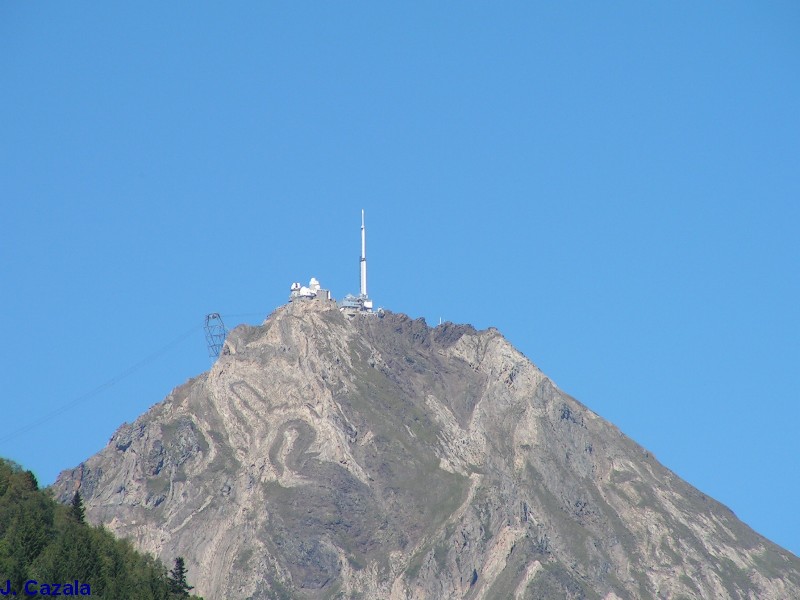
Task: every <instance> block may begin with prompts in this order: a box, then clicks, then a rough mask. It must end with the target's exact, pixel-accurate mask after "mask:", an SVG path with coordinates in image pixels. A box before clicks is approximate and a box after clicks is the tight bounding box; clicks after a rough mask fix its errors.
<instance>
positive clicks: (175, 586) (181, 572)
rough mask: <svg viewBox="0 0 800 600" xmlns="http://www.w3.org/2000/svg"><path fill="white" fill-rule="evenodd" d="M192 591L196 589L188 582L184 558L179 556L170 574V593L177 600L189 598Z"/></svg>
mask: <svg viewBox="0 0 800 600" xmlns="http://www.w3.org/2000/svg"><path fill="white" fill-rule="evenodd" d="M192 589H194V588H193V587H192V586H191V585H189V584H188V583H187V582H186V565H185V564H184V561H183V557H182V556H179V557H178V558H176V559H175V566H174V567H173V569H172V570H171V571H170V572H169V591H170V593H171V594H172V595H173V596H174V597H175V598H188V597H189V591H190V590H192Z"/></svg>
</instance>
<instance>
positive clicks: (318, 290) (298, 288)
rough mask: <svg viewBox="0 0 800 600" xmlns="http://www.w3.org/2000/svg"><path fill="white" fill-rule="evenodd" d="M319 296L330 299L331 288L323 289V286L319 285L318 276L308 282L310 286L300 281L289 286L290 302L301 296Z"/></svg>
mask: <svg viewBox="0 0 800 600" xmlns="http://www.w3.org/2000/svg"><path fill="white" fill-rule="evenodd" d="M318 296H319V297H320V298H322V299H324V300H330V299H331V292H330V290H325V289H322V287H321V286H320V285H319V280H317V278H316V277H312V278H311V281H309V282H308V287H306V286H304V285H300V284H299V283H293V284H292V286H291V287H290V288H289V302H292V301H294V300H297V299H299V298H309V299H310V298H316V297H318Z"/></svg>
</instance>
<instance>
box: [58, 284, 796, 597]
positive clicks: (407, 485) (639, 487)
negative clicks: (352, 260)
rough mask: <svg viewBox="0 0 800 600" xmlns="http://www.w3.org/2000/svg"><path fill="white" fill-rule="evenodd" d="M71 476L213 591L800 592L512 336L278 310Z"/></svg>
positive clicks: (61, 482)
mask: <svg viewBox="0 0 800 600" xmlns="http://www.w3.org/2000/svg"><path fill="white" fill-rule="evenodd" d="M226 351H227V354H225V355H223V356H221V357H220V359H219V360H218V361H217V363H216V364H215V365H214V367H213V368H212V369H211V370H210V371H209V372H208V373H206V374H204V375H201V376H200V377H197V378H196V379H193V380H191V381H189V382H187V383H186V384H185V385H183V386H181V387H178V388H176V389H175V390H174V391H173V392H172V393H171V394H170V395H169V397H167V398H166V399H165V400H164V401H163V402H161V403H160V404H158V405H156V406H154V407H153V408H152V409H151V410H150V411H148V412H147V413H146V414H144V415H142V416H141V417H140V418H139V419H137V421H136V422H135V423H133V424H132V425H124V426H123V427H121V428H120V429H119V430H118V431H117V432H116V433H115V434H114V437H112V439H111V441H110V442H109V444H108V446H107V447H106V448H105V449H104V450H103V451H101V452H100V453H98V454H97V455H95V456H93V457H91V458H89V459H88V460H87V461H86V462H85V463H83V464H82V465H80V466H79V467H78V468H76V469H74V470H72V471H65V472H64V473H62V474H61V476H60V477H59V478H58V481H57V482H56V484H55V485H54V489H55V492H56V494H57V495H58V497H59V498H60V499H62V500H63V501H69V500H70V499H71V498H72V494H73V493H74V490H75V489H78V488H80V490H81V493H82V495H83V497H84V501H85V503H86V507H87V516H88V518H89V519H90V520H91V521H92V522H94V523H103V524H105V525H106V526H107V527H108V528H109V529H111V530H112V531H113V532H115V533H116V534H117V535H119V536H123V537H128V538H130V539H131V540H132V541H133V542H134V543H135V545H136V546H138V547H139V548H141V549H143V550H147V551H150V552H153V553H155V554H157V555H160V556H161V557H162V558H163V559H164V560H165V561H166V562H169V561H171V559H172V558H173V557H175V556H178V555H180V556H184V557H185V558H186V561H187V565H188V567H189V572H190V575H191V576H192V583H194V585H195V586H196V591H197V593H199V594H200V595H203V596H204V597H205V598H206V599H207V600H213V599H219V600H223V599H225V600H234V599H237V598H240V599H246V598H248V599H253V600H256V599H266V598H364V599H397V600H400V599H411V598H414V599H434V598H470V599H482V598H485V599H491V600H494V599H503V598H515V599H534V598H536V599H538V598H541V599H553V598H575V599H577V598H597V599H604V600H612V599H628V598H665V599H666V598H669V599H678V598H751V599H759V600H764V599H775V600H778V599H780V600H785V599H788V598H800V559H798V558H797V557H795V556H794V555H792V554H791V553H789V552H787V551H785V550H783V549H781V548H779V547H777V546H775V545H774V544H772V543H770V542H769V541H767V540H766V539H764V538H763V537H761V536H759V535H758V534H756V533H755V532H753V531H752V530H751V529H749V528H748V527H747V526H745V525H744V524H743V523H741V522H740V521H738V520H737V519H736V517H735V516H734V515H733V513H731V511H730V510H728V509H727V508H725V507H724V506H722V505H720V504H718V503H717V502H715V501H714V500H712V499H711V498H708V497H706V496H705V495H703V494H702V493H700V492H698V491H697V490H696V489H694V488H693V487H691V486H689V485H688V484H686V483H685V482H683V481H682V480H680V479H679V478H678V477H676V476H675V475H674V474H673V473H671V472H670V471H669V470H667V469H666V468H664V467H663V466H662V465H660V464H659V463H658V462H657V461H656V460H655V459H654V458H653V457H652V456H651V455H650V454H648V453H647V452H646V451H645V450H643V449H642V448H641V447H639V446H638V445H637V444H635V443H634V442H632V441H631V440H630V439H628V438H627V437H625V436H624V435H623V434H622V433H620V431H619V430H618V429H616V428H615V427H614V426H613V425H611V424H609V423H608V422H606V421H604V420H603V419H601V418H600V417H598V416H597V415H596V414H594V413H592V412H591V411H590V410H588V409H587V408H586V407H584V406H583V405H581V404H580V403H579V402H577V401H575V400H574V399H572V398H570V397H569V396H567V395H566V394H564V393H563V392H561V391H560V390H559V389H558V388H557V387H556V386H555V385H554V384H553V383H552V382H551V381H550V380H549V379H548V378H547V377H546V376H544V375H543V374H542V372H541V371H539V369H537V368H536V367H535V366H534V365H533V364H531V362H530V361H528V360H527V359H526V358H525V357H524V356H523V355H521V354H520V353H519V352H517V351H516V350H515V349H514V348H513V347H512V346H511V345H510V344H509V343H508V342H507V341H506V340H505V339H504V338H503V337H502V336H501V335H500V334H499V333H498V332H497V331H496V330H493V329H490V330H486V331H480V332H479V331H476V330H475V329H473V328H472V327H469V326H455V325H452V324H446V325H440V326H439V327H436V328H430V327H428V326H427V325H426V324H425V322H424V321H422V320H411V319H409V318H408V317H406V316H404V315H400V314H392V313H387V314H386V315H385V316H384V317H383V318H379V317H375V316H371V317H366V316H354V317H349V318H348V317H346V316H344V315H343V314H341V313H340V312H339V311H338V310H337V309H336V307H335V305H334V304H333V303H329V302H325V301H321V300H312V301H308V302H296V303H293V304H290V305H287V306H285V307H281V308H280V309H278V310H277V311H275V313H273V314H272V315H271V316H270V317H269V318H268V319H267V321H265V323H264V324H263V326H261V327H247V326H242V327H238V328H237V329H235V330H234V331H233V332H231V334H230V336H229V338H228V340H227V342H226Z"/></svg>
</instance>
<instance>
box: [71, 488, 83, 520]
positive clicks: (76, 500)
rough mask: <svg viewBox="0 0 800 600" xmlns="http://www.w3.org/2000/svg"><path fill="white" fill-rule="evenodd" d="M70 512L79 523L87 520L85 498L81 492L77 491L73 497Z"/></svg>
mask: <svg viewBox="0 0 800 600" xmlns="http://www.w3.org/2000/svg"><path fill="white" fill-rule="evenodd" d="M69 514H70V515H72V518H73V519H75V520H76V521H77V522H78V523H85V522H86V511H85V510H84V509H83V498H81V493H80V492H77V491H76V492H75V495H74V496H73V497H72V508H71V509H70V511H69Z"/></svg>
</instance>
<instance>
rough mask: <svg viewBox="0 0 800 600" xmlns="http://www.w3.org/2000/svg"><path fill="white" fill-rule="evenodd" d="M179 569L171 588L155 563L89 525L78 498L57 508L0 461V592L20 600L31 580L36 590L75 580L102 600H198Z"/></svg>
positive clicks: (26, 474) (29, 478)
mask: <svg viewBox="0 0 800 600" xmlns="http://www.w3.org/2000/svg"><path fill="white" fill-rule="evenodd" d="M181 567H182V568H181V572H180V577H181V580H180V581H179V582H175V581H173V579H172V577H170V576H169V575H168V574H167V570H166V568H165V567H164V566H163V565H162V564H161V562H159V561H158V560H156V559H154V558H153V557H151V556H147V555H143V554H140V553H139V552H136V551H135V550H134V549H133V547H132V546H131V544H130V543H129V542H127V541H122V540H117V539H116V538H114V537H113V536H112V535H111V534H110V533H109V532H108V531H106V530H105V529H104V528H103V527H93V526H91V525H88V524H87V523H86V522H85V520H84V508H83V501H82V499H81V497H80V494H78V493H76V494H75V496H74V497H73V500H72V504H71V505H70V506H62V505H60V504H58V503H56V502H55V501H54V500H53V499H52V498H51V497H50V496H49V495H48V494H47V493H46V492H45V491H43V490H40V489H39V485H38V483H37V481H36V477H35V476H34V475H33V473H31V472H30V471H24V470H23V469H22V468H20V467H19V466H18V465H16V464H14V463H12V462H10V461H6V460H3V459H0V588H2V589H5V585H6V582H7V581H10V589H11V590H16V591H17V595H23V594H24V590H25V583H26V582H27V581H30V580H36V581H37V582H38V584H37V585H38V586H42V585H43V584H45V583H47V584H55V583H58V584H67V583H70V584H72V583H73V582H74V581H75V580H78V581H79V582H80V584H89V585H90V586H91V596H92V597H93V598H99V599H105V600H172V599H175V598H195V600H202V599H197V598H196V597H195V596H189V594H188V589H191V588H189V587H188V586H187V584H186V570H185V568H183V565H181ZM187 588H188V589H187ZM173 590H174V591H173ZM75 595H77V594H75Z"/></svg>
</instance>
